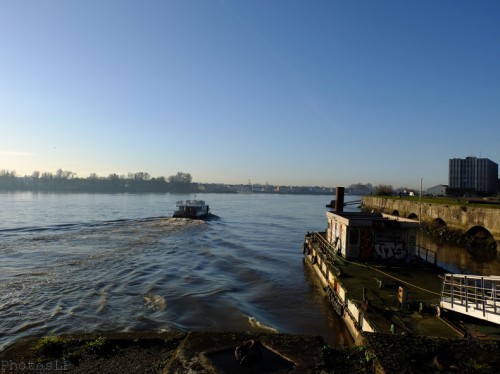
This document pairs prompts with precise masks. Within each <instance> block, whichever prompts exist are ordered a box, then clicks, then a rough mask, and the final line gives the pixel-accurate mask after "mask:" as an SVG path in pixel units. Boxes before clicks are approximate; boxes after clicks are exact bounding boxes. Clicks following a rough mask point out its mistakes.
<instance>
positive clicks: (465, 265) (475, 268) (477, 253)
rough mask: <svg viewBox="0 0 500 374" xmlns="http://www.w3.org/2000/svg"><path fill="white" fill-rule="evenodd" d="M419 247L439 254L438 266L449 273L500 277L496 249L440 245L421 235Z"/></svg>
mask: <svg viewBox="0 0 500 374" xmlns="http://www.w3.org/2000/svg"><path fill="white" fill-rule="evenodd" d="M418 240H419V247H421V248H426V249H429V250H431V251H434V252H436V254H437V264H438V265H439V266H441V267H443V268H444V269H446V270H447V271H449V272H452V273H462V274H474V275H500V258H499V256H498V251H497V250H496V249H485V248H463V247H458V246H456V245H453V244H449V243H440V242H438V241H436V240H435V239H434V238H432V237H430V236H428V235H425V234H423V233H420V234H419V237H418Z"/></svg>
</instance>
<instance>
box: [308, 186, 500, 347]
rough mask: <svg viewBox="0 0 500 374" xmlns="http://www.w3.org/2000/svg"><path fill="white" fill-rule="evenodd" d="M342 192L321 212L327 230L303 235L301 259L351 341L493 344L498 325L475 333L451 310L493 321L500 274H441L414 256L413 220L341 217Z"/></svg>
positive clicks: (381, 215)
mask: <svg viewBox="0 0 500 374" xmlns="http://www.w3.org/2000/svg"><path fill="white" fill-rule="evenodd" d="M342 194H343V191H342V190H340V191H339V190H337V197H339V196H340V198H338V199H337V201H339V203H338V204H336V205H335V209H334V210H333V211H331V210H330V211H327V212H326V218H327V228H326V230H325V231H324V232H313V233H307V235H306V236H305V239H304V245H303V254H304V260H305V263H306V264H307V265H308V266H309V267H310V268H311V269H312V270H313V272H314V275H315V277H316V278H317V279H318V281H319V282H320V284H321V286H322V288H323V290H324V291H325V293H326V295H327V297H328V299H329V301H330V302H331V304H332V307H333V309H334V310H335V311H336V312H337V313H338V314H339V315H340V316H341V317H342V318H343V320H344V321H345V323H346V325H347V327H348V329H349V331H350V333H351V335H352V336H353V337H354V339H355V340H359V339H361V341H362V340H363V339H364V336H365V333H380V334H415V335H419V336H429V337H437V338H447V339H448V338H460V337H464V336H465V335H466V334H467V335H468V336H481V338H482V339H486V340H488V339H492V340H493V339H500V328H492V329H491V330H490V331H489V332H488V333H484V330H483V332H480V330H481V329H480V328H479V330H474V329H476V326H475V323H474V322H472V323H469V325H468V326H465V324H460V323H456V322H457V320H459V319H460V318H457V314H456V313H455V312H457V311H458V312H459V313H463V314H461V315H462V316H464V318H465V317H475V314H479V313H482V314H483V316H487V318H486V317H485V318H483V319H484V320H485V321H493V319H494V318H496V317H498V315H497V314H498V313H499V311H500V305H499V304H500V301H499V299H500V292H499V291H500V286H498V282H499V281H500V277H493V278H494V279H490V280H485V279H484V278H485V277H478V278H482V280H481V282H479V281H478V279H477V278H475V277H474V276H468V277H465V278H463V277H459V276H453V275H449V274H445V271H444V270H443V269H440V268H438V267H437V266H435V265H434V264H430V263H428V262H427V261H424V260H423V259H422V258H421V255H420V254H419V253H418V248H417V246H416V237H417V230H418V227H419V222H418V221H415V220H413V219H407V218H403V217H400V216H394V215H388V214H384V213H352V212H343V203H342V201H343V196H342ZM450 279H452V280H451V281H450ZM459 280H460V281H459ZM460 282H462V283H460ZM471 282H476V283H471ZM462 309H464V310H462ZM471 311H474V313H469V312H471ZM464 314H467V316H465V315H464ZM473 319H474V318H473ZM497 327H499V326H497ZM471 331H474V333H473V334H471Z"/></svg>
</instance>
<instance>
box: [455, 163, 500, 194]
mask: <svg viewBox="0 0 500 374" xmlns="http://www.w3.org/2000/svg"><path fill="white" fill-rule="evenodd" d="M449 192H452V193H459V194H465V193H472V194H478V195H493V194H496V193H497V192H498V164H496V163H494V162H493V161H491V160H489V159H487V158H476V157H466V158H465V159H461V158H453V159H450V162H449Z"/></svg>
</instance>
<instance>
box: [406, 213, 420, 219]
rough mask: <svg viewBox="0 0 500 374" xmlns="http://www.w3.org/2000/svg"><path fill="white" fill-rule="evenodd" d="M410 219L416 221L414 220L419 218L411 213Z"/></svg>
mask: <svg viewBox="0 0 500 374" xmlns="http://www.w3.org/2000/svg"><path fill="white" fill-rule="evenodd" d="M408 218H409V219H414V220H418V216H417V215H416V214H415V213H411V214H410V215H409V216H408Z"/></svg>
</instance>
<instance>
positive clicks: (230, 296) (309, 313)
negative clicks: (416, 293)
mask: <svg viewBox="0 0 500 374" xmlns="http://www.w3.org/2000/svg"><path fill="white" fill-rule="evenodd" d="M186 198H187V199H190V198H191V199H192V198H194V196H193V195H174V194H116V195H113V194H37V193H2V194H0V206H1V210H0V350H1V349H2V348H3V347H5V346H6V345H8V344H10V343H13V342H15V341H16V340H18V339H21V338H23V337H26V336H28V335H48V334H62V333H70V332H90V331H115V332H116V331H144V330H148V331H193V330H214V331H218V330H232V331H251V332H271V331H277V332H282V333H293V334H313V335H321V336H322V337H323V338H324V339H325V340H326V341H327V342H328V343H330V344H339V345H347V344H350V343H351V342H352V340H351V338H350V336H349V334H348V332H347V330H346V328H345V326H344V323H343V322H342V320H341V319H340V318H339V317H338V316H337V315H336V314H335V313H334V312H333V309H332V308H331V307H329V305H328V304H327V302H326V298H325V297H324V295H323V294H322V293H321V291H320V286H319V285H318V283H317V281H316V280H315V277H314V276H313V275H312V274H311V272H310V270H309V268H308V267H307V266H305V265H304V263H303V260H302V258H303V255H302V243H303V239H304V235H305V233H306V232H307V231H324V230H325V227H326V218H325V211H326V208H325V205H326V204H327V203H329V202H330V200H331V199H332V197H330V196H318V195H270V194H198V196H197V198H198V199H203V200H205V201H206V202H207V203H208V204H209V205H210V207H211V210H212V212H213V213H214V214H216V215H217V216H218V217H219V218H218V219H216V220H210V221H207V222H204V221H195V220H187V219H173V218H170V217H171V216H172V213H173V211H174V209H175V202H176V201H177V200H180V199H186ZM345 200H346V202H347V201H353V200H359V197H358V196H346V197H345ZM349 210H351V211H357V210H359V209H358V208H357V207H356V206H347V207H346V211H349ZM419 241H420V244H421V245H423V246H424V247H426V248H429V249H431V250H434V251H437V252H438V264H439V265H441V266H444V267H446V268H448V269H449V270H450V271H453V272H466V273H471V274H483V275H490V274H496V275H498V274H500V265H499V264H500V261H499V259H498V256H497V252H496V251H494V252H493V253H491V252H488V253H483V252H481V251H470V250H466V249H460V248H455V247H452V246H449V245H443V244H437V243H434V242H432V241H430V240H429V239H428V238H425V237H423V236H421V237H420V238H419Z"/></svg>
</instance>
